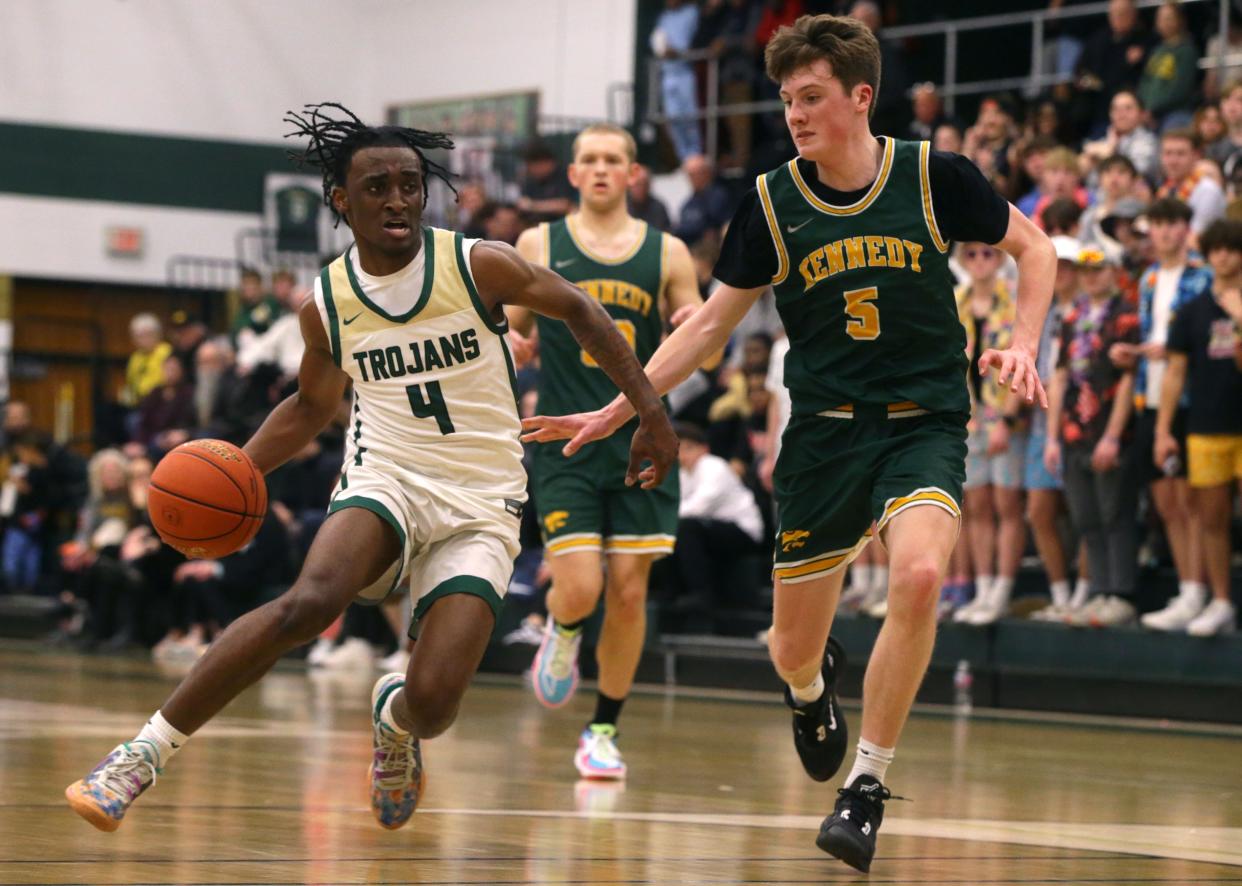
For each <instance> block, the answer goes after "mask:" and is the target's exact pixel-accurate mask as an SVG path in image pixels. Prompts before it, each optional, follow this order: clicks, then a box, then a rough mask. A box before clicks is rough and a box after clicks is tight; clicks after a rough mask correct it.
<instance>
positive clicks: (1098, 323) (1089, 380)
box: [1057, 293, 1140, 447]
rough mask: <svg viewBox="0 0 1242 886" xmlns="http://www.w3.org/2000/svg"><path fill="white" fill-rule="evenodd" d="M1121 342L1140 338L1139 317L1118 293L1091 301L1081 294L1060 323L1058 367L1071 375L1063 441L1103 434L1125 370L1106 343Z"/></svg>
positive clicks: (1079, 442) (1086, 441) (1089, 441)
mask: <svg viewBox="0 0 1242 886" xmlns="http://www.w3.org/2000/svg"><path fill="white" fill-rule="evenodd" d="M1117 342H1125V343H1127V344H1139V342H1140V332H1139V318H1138V314H1137V313H1136V312H1135V310H1134V306H1133V305H1131V304H1128V303H1127V302H1126V299H1125V298H1124V297H1123V296H1122V295H1121V294H1120V293H1114V294H1113V295H1112V296H1111V297H1109V298H1107V299H1101V300H1099V301H1092V300H1091V299H1090V298H1088V297H1087V296H1085V295H1083V296H1079V297H1078V298H1077V299H1076V300H1075V301H1074V305H1073V307H1071V308H1070V309H1069V311H1068V312H1067V313H1066V315H1065V322H1064V323H1063V324H1062V325H1061V346H1060V353H1058V355H1057V368H1058V369H1067V370H1068V374H1069V378H1068V384H1067V385H1066V388H1065V400H1064V403H1063V404H1062V409H1061V427H1060V436H1061V441H1062V442H1063V443H1064V444H1065V445H1066V446H1084V447H1094V446H1095V444H1096V443H1098V442H1099V441H1100V438H1101V437H1103V436H1104V431H1105V429H1106V428H1107V427H1108V417H1109V415H1110V414H1111V412H1112V409H1113V401H1114V400H1115V399H1116V397H1117V388H1118V386H1119V385H1120V384H1121V381H1122V379H1123V378H1124V376H1125V371H1123V370H1121V369H1118V368H1117V367H1116V366H1114V365H1113V361H1112V360H1110V359H1109V358H1108V349H1109V348H1110V347H1112V346H1113V345H1114V344H1116V343H1117Z"/></svg>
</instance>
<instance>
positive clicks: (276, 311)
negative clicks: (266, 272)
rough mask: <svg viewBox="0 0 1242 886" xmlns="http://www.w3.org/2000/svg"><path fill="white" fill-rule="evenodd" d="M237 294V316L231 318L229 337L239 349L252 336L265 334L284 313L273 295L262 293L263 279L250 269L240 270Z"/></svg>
mask: <svg viewBox="0 0 1242 886" xmlns="http://www.w3.org/2000/svg"><path fill="white" fill-rule="evenodd" d="M237 294H238V297H239V304H238V306H237V314H236V315H234V317H233V325H232V328H231V330H230V335H232V337H233V343H234V344H235V345H236V346H237V347H238V349H241V348H243V347H245V346H246V344H247V343H248V342H249V340H250V339H251V338H253V337H254V336H257V335H262V334H263V333H265V332H267V330H268V329H269V328H270V327H271V325H272V324H273V323H275V322H276V319H277V318H278V317H279V316H280V315H281V314H282V313H284V307H283V306H282V305H281V303H280V302H279V301H277V300H276V297H275V295H268V294H266V293H264V291H263V277H262V276H260V274H259V272H258V271H256V270H253V269H252V268H243V269H242V272H241V288H240V289H239V290H238V293H237Z"/></svg>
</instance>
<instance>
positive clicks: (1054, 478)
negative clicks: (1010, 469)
mask: <svg viewBox="0 0 1242 886" xmlns="http://www.w3.org/2000/svg"><path fill="white" fill-rule="evenodd" d="M1046 428H1047V422H1040V427H1039V428H1036V427H1034V426H1032V428H1031V433H1030V435H1029V436H1028V437H1027V441H1026V456H1025V457H1024V458H1023V471H1022V487H1023V488H1024V489H1027V490H1047V489H1055V490H1061V489H1063V488H1065V484H1064V483H1063V482H1062V480H1061V473H1060V472H1059V471H1058V472H1057V473H1055V474H1050V473H1048V468H1046V467H1045V466H1044V444H1045V443H1046V442H1047V440H1048V436H1047V434H1046V433H1045V429H1046Z"/></svg>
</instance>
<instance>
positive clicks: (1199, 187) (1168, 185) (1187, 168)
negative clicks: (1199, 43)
mask: <svg viewBox="0 0 1242 886" xmlns="http://www.w3.org/2000/svg"><path fill="white" fill-rule="evenodd" d="M1162 8H1163V7H1162ZM1202 157H1203V154H1202V151H1201V150H1200V146H1199V136H1197V135H1196V134H1195V132H1194V130H1192V129H1171V130H1169V131H1168V132H1166V133H1164V135H1162V136H1161V137H1160V165H1161V168H1162V169H1163V170H1164V183H1163V184H1161V185H1160V187H1159V188H1158V189H1157V190H1156V197H1158V198H1159V197H1174V198H1176V199H1178V200H1181V201H1182V202H1183V203H1185V204H1187V205H1188V206H1189V207H1190V211H1191V213H1192V215H1191V218H1190V248H1191V249H1194V248H1195V247H1196V246H1197V244H1198V242H1199V235H1200V234H1202V233H1203V232H1204V231H1205V230H1206V229H1207V226H1208V225H1210V224H1211V223H1212V222H1214V221H1216V220H1217V219H1218V218H1220V217H1221V216H1222V215H1224V214H1225V192H1224V191H1222V190H1221V187H1220V185H1218V184H1217V183H1216V180H1215V179H1213V178H1212V177H1211V176H1208V175H1204V174H1203V171H1202V170H1201V169H1199V160H1200V159H1202Z"/></svg>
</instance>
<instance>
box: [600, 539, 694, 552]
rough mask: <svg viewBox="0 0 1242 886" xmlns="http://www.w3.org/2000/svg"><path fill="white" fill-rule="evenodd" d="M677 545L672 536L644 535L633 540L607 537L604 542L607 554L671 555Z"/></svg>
mask: <svg viewBox="0 0 1242 886" xmlns="http://www.w3.org/2000/svg"><path fill="white" fill-rule="evenodd" d="M676 543H677V537H676V536H673V535H645V536H636V537H634V538H620V537H617V536H609V537H608V538H607V539H605V540H604V552H605V553H607V554H661V553H663V554H671V553H672V552H673V547H674V545H676Z"/></svg>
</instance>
